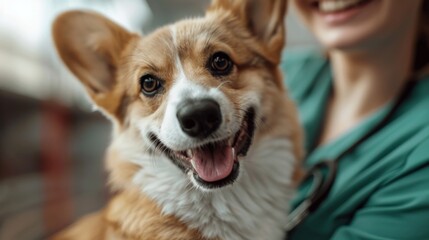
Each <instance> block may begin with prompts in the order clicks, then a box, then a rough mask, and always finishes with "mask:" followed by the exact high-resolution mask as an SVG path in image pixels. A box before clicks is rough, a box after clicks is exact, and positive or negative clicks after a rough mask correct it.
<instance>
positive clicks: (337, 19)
mask: <svg viewBox="0 0 429 240" xmlns="http://www.w3.org/2000/svg"><path fill="white" fill-rule="evenodd" d="M373 2H374V0H371V1H368V2H366V3H364V4H362V5H359V6H356V7H352V8H349V9H346V10H343V11H338V12H330V13H326V12H321V11H320V10H318V9H315V11H316V13H317V15H318V17H319V18H321V20H322V21H323V22H325V23H326V24H328V25H339V24H342V23H346V22H348V21H350V20H351V19H353V18H354V17H356V16H357V15H359V14H360V13H361V12H362V11H363V10H365V8H366V7H368V6H369V5H371V4H372V3H373Z"/></svg>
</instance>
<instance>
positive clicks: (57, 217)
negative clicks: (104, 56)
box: [0, 0, 315, 240]
mask: <svg viewBox="0 0 429 240" xmlns="http://www.w3.org/2000/svg"><path fill="white" fill-rule="evenodd" d="M209 2H210V0H37V1H35V0H0V239H1V240H12V239H13V240H15V239H19V240H25V239H30V240H33V239H45V238H46V237H47V236H49V235H50V234H52V233H54V232H56V231H58V230H59V229H61V228H63V227H64V226H66V225H68V224H70V223H71V222H72V221H74V220H75V219H77V218H79V217H80V216H82V215H84V214H86V213H88V212H92V211H95V210H98V209H100V208H101V207H102V206H103V205H104V203H105V202H106V200H107V199H108V196H109V191H108V190H107V189H106V188H105V181H104V179H105V177H106V173H105V172H104V171H103V155H104V149H105V148H106V146H107V145H108V142H109V138H110V125H109V123H108V121H107V120H106V119H104V118H103V116H101V114H100V113H98V112H94V111H93V110H92V108H91V105H90V104H89V101H88V100H87V99H86V97H84V96H85V94H84V92H83V89H82V87H81V86H80V85H79V84H78V81H76V79H74V77H73V76H72V75H71V74H70V73H69V72H68V71H67V70H66V69H65V67H64V66H63V65H62V63H61V62H60V61H59V58H58V56H57V55H56V52H55V50H54V49H53V43H52V40H51V35H50V28H51V24H52V21H53V19H54V18H55V16H56V15H58V14H59V13H60V12H63V11H65V10H67V9H77V8H80V9H92V10H96V11H98V12H101V13H103V14H105V15H107V16H108V17H110V18H111V19H113V20H115V21H116V22H118V23H120V24H121V25H123V26H125V27H126V28H128V29H130V30H132V31H137V32H141V33H149V32H151V31H152V30H153V29H155V28H157V27H159V26H162V25H165V24H168V23H171V22H174V21H176V20H178V19H181V18H183V17H191V16H201V15H203V13H204V9H205V8H206V7H207V6H208V4H209ZM287 27H288V45H287V48H288V49H299V48H312V47H314V46H315V42H314V40H313V38H312V37H311V36H310V35H309V33H308V32H307V31H306V30H305V29H304V27H303V26H302V25H301V24H300V23H299V21H298V19H297V18H296V16H295V15H294V14H293V13H291V14H289V15H288V18H287Z"/></svg>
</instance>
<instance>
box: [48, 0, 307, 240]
mask: <svg viewBox="0 0 429 240" xmlns="http://www.w3.org/2000/svg"><path fill="white" fill-rule="evenodd" d="M286 8H287V1H286V0H213V2H212V3H211V5H210V6H209V8H208V10H207V12H206V14H205V15H204V16H203V17H200V18H192V19H186V20H182V21H179V22H176V23H174V24H171V25H168V26H165V27H161V28H159V29H157V30H155V31H154V32H152V33H150V34H148V35H144V36H141V35H139V34H136V33H130V32H129V31H127V30H125V29H124V28H122V27H120V26H119V25H117V24H116V23H114V22H112V21H110V20H109V19H107V18H105V17H103V16H101V15H99V14H97V13H94V12H87V11H78V10H73V11H69V12H65V13H63V14H61V15H60V16H58V17H57V18H56V20H55V22H54V24H53V37H54V42H55V45H56V48H57V51H58V53H59V55H60V57H61V59H62V60H63V62H64V63H65V65H66V66H67V67H68V68H69V69H70V70H71V72H72V73H73V74H74V75H75V76H76V77H77V78H78V79H79V80H80V81H81V82H82V84H83V85H84V87H85V89H86V91H87V93H88V95H89V97H90V99H91V100H92V101H93V103H94V104H95V105H96V107H97V108H98V109H99V110H100V111H101V112H102V113H103V114H104V115H105V116H106V117H107V118H108V119H110V120H111V122H112V124H113V134H112V140H111V144H110V146H109V148H108V150H107V153H106V167H107V171H108V174H109V177H108V179H109V187H110V188H111V190H112V191H113V192H114V193H115V194H114V195H113V197H112V199H111V200H110V201H109V202H108V204H107V206H106V207H105V208H104V209H102V210H101V211H99V212H97V213H94V214H92V215H89V216H86V217H84V218H83V219H82V220H80V221H78V222H77V223H75V224H73V225H72V226H70V227H69V228H67V229H65V230H64V231H62V232H60V233H59V234H57V235H56V236H54V237H53V238H54V239H79V240H84V239H159V240H172V239H219V240H225V239H228V240H234V239H270V240H271V239H284V237H285V225H286V220H287V219H288V210H289V202H290V199H291V198H292V197H293V194H294V188H295V186H296V183H297V181H298V179H299V175H300V174H299V172H300V171H299V167H298V166H299V160H300V159H301V157H302V152H303V151H302V144H301V141H302V132H301V127H300V125H299V123H298V117H297V112H296V109H295V107H294V105H293V103H292V101H291V100H290V99H289V98H288V96H287V94H286V91H285V88H284V86H283V80H282V73H281V71H280V68H279V63H280V60H281V52H282V49H283V46H284V42H285V26H284V23H285V22H284V17H285V13H286Z"/></svg>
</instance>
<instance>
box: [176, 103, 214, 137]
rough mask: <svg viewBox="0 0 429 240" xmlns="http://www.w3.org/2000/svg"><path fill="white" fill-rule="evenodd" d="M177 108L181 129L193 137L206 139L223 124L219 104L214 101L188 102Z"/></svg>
mask: <svg viewBox="0 0 429 240" xmlns="http://www.w3.org/2000/svg"><path fill="white" fill-rule="evenodd" d="M177 107H178V111H177V114H176V115H177V119H178V120H179V123H180V127H181V128H182V130H183V132H185V133H186V134H187V135H189V136H191V137H196V138H205V137H207V136H209V135H210V134H212V133H213V132H215V131H216V130H217V129H218V128H219V126H220V124H221V123H222V114H221V112H220V107H219V104H218V103H217V102H215V101H214V100H212V99H202V100H195V101H187V102H183V103H182V104H179V106H177Z"/></svg>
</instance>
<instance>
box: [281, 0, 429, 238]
mask: <svg viewBox="0 0 429 240" xmlns="http://www.w3.org/2000/svg"><path fill="white" fill-rule="evenodd" d="M293 3H294V5H295V6H296V9H297V10H298V12H299V14H300V15H301V17H302V18H303V20H304V22H305V23H306V24H307V26H308V27H309V29H310V30H311V31H312V32H313V33H314V35H315V36H316V38H317V39H318V40H319V42H320V43H321V45H322V46H323V47H324V50H325V52H326V54H324V55H326V57H323V55H316V54H297V53H292V52H286V54H285V57H286V59H285V61H284V65H283V67H284V70H285V72H286V77H287V80H286V81H287V82H286V84H287V85H288V87H289V91H290V92H291V95H292V97H293V98H294V99H295V101H296V103H297V104H298V106H299V109H300V114H301V119H302V122H303V125H304V127H305V130H306V150H307V158H306V161H305V164H306V167H307V168H309V167H311V166H313V165H314V164H316V163H318V162H321V161H324V160H331V159H334V158H336V157H338V156H339V155H340V154H342V153H343V152H344V151H345V150H346V149H348V148H350V146H351V145H353V144H354V143H355V142H356V141H357V140H359V138H361V137H362V136H363V135H365V134H366V133H367V132H369V131H371V129H373V128H374V126H375V125H376V124H377V123H379V122H380V121H382V119H383V118H384V117H385V115H386V114H387V113H388V112H389V111H390V109H391V107H392V105H393V104H394V102H395V101H396V100H395V99H397V97H398V96H399V95H400V94H401V92H403V89H404V88H406V87H407V86H409V85H410V83H409V82H410V81H416V83H415V84H414V86H413V88H412V89H411V90H410V92H409V93H408V95H407V97H406V98H405V99H404V101H402V102H401V103H400V105H399V108H398V109H397V110H396V111H395V112H394V114H393V116H392V117H391V118H389V119H388V121H387V123H386V124H383V126H382V128H381V129H378V130H377V131H375V132H374V133H373V134H372V135H371V136H370V137H369V138H368V139H366V140H365V141H363V142H362V143H361V144H359V145H358V146H357V147H356V148H355V149H354V150H353V151H351V152H350V153H347V154H345V155H344V156H343V157H341V158H340V160H339V164H338V172H337V175H336V179H335V181H334V184H333V185H332V188H331V190H330V192H329V194H328V195H327V196H326V198H324V200H323V202H322V203H321V204H320V205H319V206H318V207H317V209H316V210H315V211H313V212H311V214H309V215H308V216H307V217H306V218H305V219H304V220H303V221H302V222H301V223H300V224H299V225H297V226H296V227H295V228H294V229H293V230H292V231H291V232H290V233H289V239H292V240H295V239H305V240H309V239H317V240H321V239H336V240H344V239H410V240H416V239H429V74H428V73H429V71H427V70H428V68H427V67H428V63H429V27H428V26H429V17H428V16H429V0H407V1H399V0H293ZM328 59H329V60H328ZM410 76H412V77H410ZM308 185H309V184H307V182H304V183H303V184H302V186H301V187H300V190H299V191H298V195H297V197H296V199H295V203H294V204H293V206H292V207H296V206H297V205H298V204H299V203H300V202H302V200H303V199H304V195H305V194H306V193H307V189H308Z"/></svg>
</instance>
